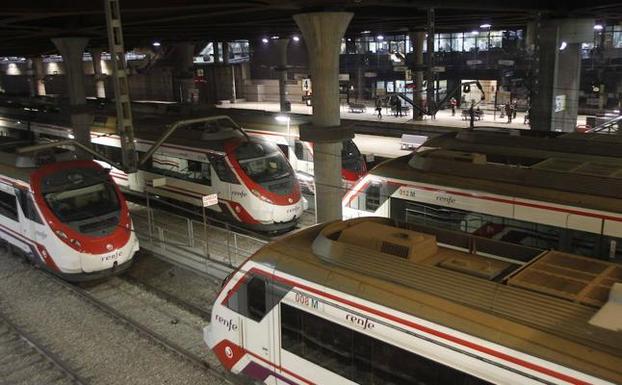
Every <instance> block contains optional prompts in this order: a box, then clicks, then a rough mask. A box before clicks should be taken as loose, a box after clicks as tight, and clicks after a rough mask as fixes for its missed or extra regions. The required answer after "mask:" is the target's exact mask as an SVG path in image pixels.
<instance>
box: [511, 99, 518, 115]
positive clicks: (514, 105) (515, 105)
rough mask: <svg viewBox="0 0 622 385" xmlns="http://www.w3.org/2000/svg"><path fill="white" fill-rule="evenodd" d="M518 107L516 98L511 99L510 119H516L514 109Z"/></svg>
mask: <svg viewBox="0 0 622 385" xmlns="http://www.w3.org/2000/svg"><path fill="white" fill-rule="evenodd" d="M517 107H518V100H516V99H514V100H513V101H512V119H516V110H517Z"/></svg>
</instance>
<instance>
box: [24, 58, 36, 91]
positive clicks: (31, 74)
mask: <svg viewBox="0 0 622 385" xmlns="http://www.w3.org/2000/svg"><path fill="white" fill-rule="evenodd" d="M26 65H27V69H26V76H27V77H28V91H29V93H30V97H31V98H32V97H34V96H35V95H37V79H36V78H35V71H34V68H33V67H34V64H33V61H32V59H30V58H29V59H28V60H27V61H26Z"/></svg>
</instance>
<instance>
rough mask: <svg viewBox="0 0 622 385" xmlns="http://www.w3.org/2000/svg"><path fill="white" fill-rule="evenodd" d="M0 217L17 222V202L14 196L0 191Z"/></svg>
mask: <svg viewBox="0 0 622 385" xmlns="http://www.w3.org/2000/svg"><path fill="white" fill-rule="evenodd" d="M0 215H3V216H5V217H7V218H9V219H12V220H14V221H17V220H18V219H17V201H16V200H15V195H13V194H9V193H5V192H4V191H0Z"/></svg>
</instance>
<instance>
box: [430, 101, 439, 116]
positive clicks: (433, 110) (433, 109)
mask: <svg viewBox="0 0 622 385" xmlns="http://www.w3.org/2000/svg"><path fill="white" fill-rule="evenodd" d="M437 112H438V110H437V109H436V101H434V100H430V108H429V110H428V113H429V114H430V116H431V117H432V120H436V113H437Z"/></svg>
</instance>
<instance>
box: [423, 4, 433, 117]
mask: <svg viewBox="0 0 622 385" xmlns="http://www.w3.org/2000/svg"><path fill="white" fill-rule="evenodd" d="M434 19H435V17H434V8H430V9H428V42H427V44H426V45H427V47H426V48H427V54H428V58H427V59H428V60H427V61H428V63H427V64H428V68H427V71H426V72H425V80H426V82H427V92H426V104H427V106H428V111H431V107H434V108H436V103H432V101H434V100H435V99H434V97H435V96H434V72H432V67H433V66H434Z"/></svg>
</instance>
